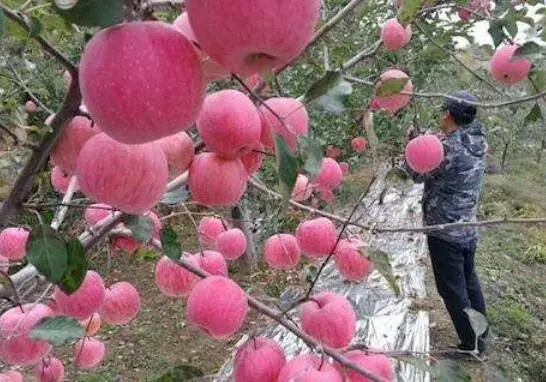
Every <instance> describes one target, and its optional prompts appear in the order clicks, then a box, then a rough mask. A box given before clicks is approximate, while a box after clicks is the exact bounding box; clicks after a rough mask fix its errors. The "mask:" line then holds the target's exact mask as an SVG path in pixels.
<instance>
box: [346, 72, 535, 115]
mask: <svg viewBox="0 0 546 382" xmlns="http://www.w3.org/2000/svg"><path fill="white" fill-rule="evenodd" d="M345 79H346V80H347V81H349V82H352V83H357V84H362V85H367V86H374V83H373V82H372V81H367V80H362V79H360V78H356V77H350V76H345ZM400 94H407V95H411V96H414V97H422V98H443V99H452V100H454V101H461V102H463V101H464V102H465V103H467V104H470V105H474V106H478V107H481V108H484V109H493V108H500V107H507V106H512V105H516V104H519V103H525V102H531V101H534V100H537V99H540V98H543V97H546V91H543V92H541V93H536V94H531V95H528V96H525V97H521V98H516V99H511V100H508V101H500V102H490V103H489V102H488V103H486V102H478V101H469V100H463V99H461V98H457V97H454V96H451V95H449V94H443V93H418V92H414V93H411V92H405V91H401V92H400Z"/></svg>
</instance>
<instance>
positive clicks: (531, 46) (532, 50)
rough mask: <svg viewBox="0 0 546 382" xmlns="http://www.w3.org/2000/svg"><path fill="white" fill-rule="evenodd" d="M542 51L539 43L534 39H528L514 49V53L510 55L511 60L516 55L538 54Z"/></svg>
mask: <svg viewBox="0 0 546 382" xmlns="http://www.w3.org/2000/svg"><path fill="white" fill-rule="evenodd" d="M541 52H542V48H541V47H540V45H538V44H537V43H536V42H534V41H529V42H527V43H525V44H523V45H522V46H520V47H519V48H518V49H516V51H515V52H514V55H513V56H512V60H513V59H514V58H517V57H521V56H531V55H534V54H540V53H541Z"/></svg>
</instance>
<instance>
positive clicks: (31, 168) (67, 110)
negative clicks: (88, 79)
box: [0, 69, 81, 228]
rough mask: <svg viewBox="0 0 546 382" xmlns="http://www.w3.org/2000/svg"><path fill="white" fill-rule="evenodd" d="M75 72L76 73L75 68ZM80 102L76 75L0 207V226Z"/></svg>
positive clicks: (23, 194) (30, 183)
mask: <svg viewBox="0 0 546 382" xmlns="http://www.w3.org/2000/svg"><path fill="white" fill-rule="evenodd" d="M75 70H76V73H77V69H75ZM80 103H81V94H80V85H79V82H78V76H77V75H76V76H75V77H73V79H72V83H71V84H70V88H69V90H68V93H67V94H66V97H65V99H64V102H63V104H62V106H61V108H60V110H59V112H58V113H56V114H55V117H54V118H53V120H52V121H51V129H52V131H51V133H47V134H46V136H45V137H44V138H43V140H42V142H41V143H40V145H39V147H38V148H37V149H36V150H35V151H33V153H32V154H31V156H30V158H29V159H28V161H27V163H26V165H25V167H24V168H23V170H22V172H21V174H20V175H19V177H18V178H17V180H16V181H15V184H14V185H13V187H12V188H11V191H10V193H9V195H8V197H7V199H6V201H5V202H4V203H3V204H2V207H0V228H2V227H4V226H6V225H7V224H8V221H9V219H10V217H11V215H12V214H13V212H14V211H15V210H16V209H17V208H19V206H20V205H21V204H22V203H23V202H24V201H25V198H26V196H27V194H28V193H29V191H30V188H31V186H32V184H33V183H34V177H35V176H36V174H37V173H38V172H39V171H40V169H42V167H43V166H44V164H45V163H46V161H47V158H48V156H49V153H50V152H51V150H52V149H53V146H54V145H55V142H56V141H57V139H58V138H59V136H60V135H61V132H62V129H63V128H64V127H65V126H66V125H67V124H68V122H69V121H70V120H71V119H72V117H73V116H74V115H76V113H77V111H78V107H79V106H80Z"/></svg>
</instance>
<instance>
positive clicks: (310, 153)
mask: <svg viewBox="0 0 546 382" xmlns="http://www.w3.org/2000/svg"><path fill="white" fill-rule="evenodd" d="M300 143H301V144H302V146H303V147H302V149H304V150H305V154H306V159H305V164H304V166H303V169H304V170H305V171H306V172H307V174H308V175H309V178H310V179H312V178H314V177H315V175H317V174H318V172H319V171H320V166H321V164H322V158H323V153H322V145H321V144H320V141H318V140H316V139H312V138H310V137H309V136H303V137H301V138H300Z"/></svg>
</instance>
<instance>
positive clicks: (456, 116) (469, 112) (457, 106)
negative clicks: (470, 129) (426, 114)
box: [443, 90, 478, 126]
mask: <svg viewBox="0 0 546 382" xmlns="http://www.w3.org/2000/svg"><path fill="white" fill-rule="evenodd" d="M448 96H450V97H453V98H446V100H445V101H444V106H443V110H444V111H449V114H450V115H451V116H452V117H453V120H454V121H455V123H456V124H458V125H461V126H464V125H468V124H469V123H471V122H472V121H473V120H474V118H475V117H476V113H477V109H476V106H474V105H473V104H471V103H469V102H476V101H477V100H478V99H477V98H476V97H474V96H473V95H471V94H470V93H467V92H465V91H464V90H461V91H456V92H452V93H449V94H448ZM454 98H457V99H454ZM465 101H469V102H465Z"/></svg>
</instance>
